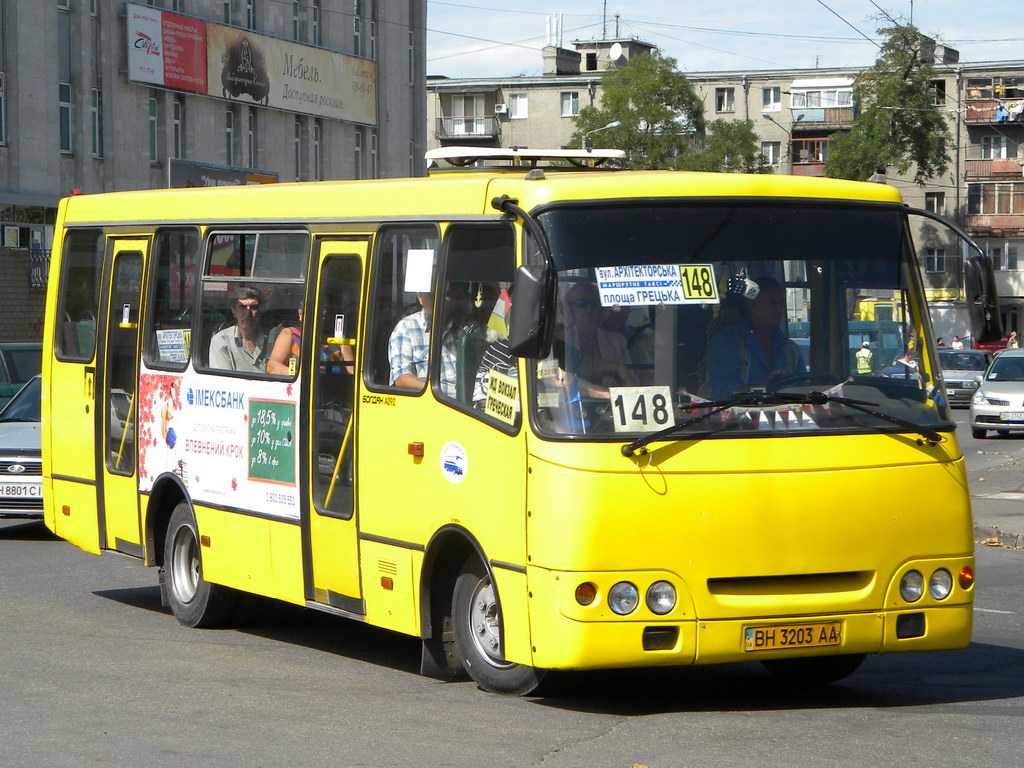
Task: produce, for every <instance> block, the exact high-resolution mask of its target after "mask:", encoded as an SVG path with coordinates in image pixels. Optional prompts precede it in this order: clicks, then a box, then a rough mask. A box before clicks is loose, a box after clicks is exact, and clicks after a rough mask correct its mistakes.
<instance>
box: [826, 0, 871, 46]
mask: <svg viewBox="0 0 1024 768" xmlns="http://www.w3.org/2000/svg"><path fill="white" fill-rule="evenodd" d="M816 1H817V3H818V5H820V6H821V7H822V8H824V9H825V10H826V11H828V12H829V13H831V14H832V15H833V16H835V17H836V18H837V19H839V20H840V21H841V22H843V24H845V25H846V26H848V27H849V28H850V29H852V30H853V31H854V32H856V33H857V34H858V35H860V36H861V37H863V38H864V39H865V40H867V41H868V42H869V43H871V44H872V45H874V46H877V47H878V48H879V49H881V47H882V46H881V45H879V43H878V42H877V41H875V40H872V39H871V38H870V37H868V36H867V35H865V34H864V33H863V32H861V31H860V30H859V29H857V28H856V27H855V26H853V24H851V23H850V22H848V21H847V20H846V19H844V18H843V17H842V16H840V15H839V14H838V13H836V12H835V11H833V10H832V9H831V8H829V7H828V6H827V5H825V3H824V2H822V0H816Z"/></svg>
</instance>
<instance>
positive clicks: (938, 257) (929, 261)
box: [924, 248, 946, 274]
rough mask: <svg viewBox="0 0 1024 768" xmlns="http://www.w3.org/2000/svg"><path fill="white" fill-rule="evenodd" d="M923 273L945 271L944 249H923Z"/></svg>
mask: <svg viewBox="0 0 1024 768" xmlns="http://www.w3.org/2000/svg"><path fill="white" fill-rule="evenodd" d="M924 271H925V272H927V273H928V274H937V273H939V272H945V271H946V249H945V248H925V255H924Z"/></svg>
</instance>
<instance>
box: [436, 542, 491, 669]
mask: <svg viewBox="0 0 1024 768" xmlns="http://www.w3.org/2000/svg"><path fill="white" fill-rule="evenodd" d="M470 557H476V558H477V559H479V561H480V562H481V564H482V565H483V567H484V568H485V569H486V570H487V572H488V574H490V573H491V564H490V562H489V561H488V559H487V557H486V555H485V554H484V549H483V547H482V546H481V545H480V542H479V541H477V539H476V537H475V536H473V534H471V533H470V532H469V531H467V530H466V529H465V528H463V527H462V526H460V525H446V526H444V527H442V528H439V529H438V530H437V531H435V532H434V535H433V536H431V538H430V541H429V542H427V546H426V547H425V548H424V554H423V566H422V567H421V568H420V583H419V594H420V601H419V603H420V616H419V621H420V639H421V640H422V641H423V654H422V659H421V663H420V672H421V674H424V675H429V676H431V677H445V678H450V677H464V676H465V672H464V671H463V668H462V660H461V658H460V657H459V655H458V651H457V649H456V648H455V636H454V633H453V631H452V622H451V613H452V594H453V593H454V591H455V581H456V579H458V577H459V573H460V572H461V570H462V566H463V564H464V563H465V562H466V560H467V559H468V558H470ZM492 583H494V580H493V575H492ZM495 595H496V596H497V599H498V605H499V609H500V606H501V597H500V595H498V594H497V586H495Z"/></svg>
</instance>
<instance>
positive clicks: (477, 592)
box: [452, 557, 545, 696]
mask: <svg viewBox="0 0 1024 768" xmlns="http://www.w3.org/2000/svg"><path fill="white" fill-rule="evenodd" d="M452 628H453V629H454V631H455V645H456V647H457V648H458V651H459V655H460V656H461V657H462V665H463V667H464V668H465V670H466V672H468V673H469V676H470V677H472V678H473V680H474V681H475V682H476V684H477V685H478V686H479V687H480V688H481V689H483V690H485V691H488V692H490V693H504V694H509V695H513V696H525V695H527V694H529V693H531V692H532V691H534V690H536V688H537V687H538V686H539V685H540V683H541V681H542V680H543V679H544V674H545V672H544V670H541V669H536V668H535V667H530V666H527V665H525V664H512V663H510V662H507V661H505V660H504V659H503V658H501V655H500V653H499V649H500V648H501V631H502V630H501V613H500V610H499V608H498V599H497V594H496V593H495V591H494V585H493V584H492V582H491V576H490V574H489V573H488V572H487V569H486V568H485V567H484V565H483V563H481V562H480V560H479V559H478V558H476V557H471V558H470V559H468V560H467V561H466V563H465V564H464V565H463V566H462V572H461V573H460V574H459V577H458V579H456V581H455V589H454V590H453V594H452Z"/></svg>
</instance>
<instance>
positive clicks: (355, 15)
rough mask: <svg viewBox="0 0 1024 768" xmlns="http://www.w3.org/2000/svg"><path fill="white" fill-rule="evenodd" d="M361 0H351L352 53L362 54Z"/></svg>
mask: <svg viewBox="0 0 1024 768" xmlns="http://www.w3.org/2000/svg"><path fill="white" fill-rule="evenodd" d="M362 6H363V4H362V0H352V53H353V54H355V55H356V56H362V55H363V8H362Z"/></svg>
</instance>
